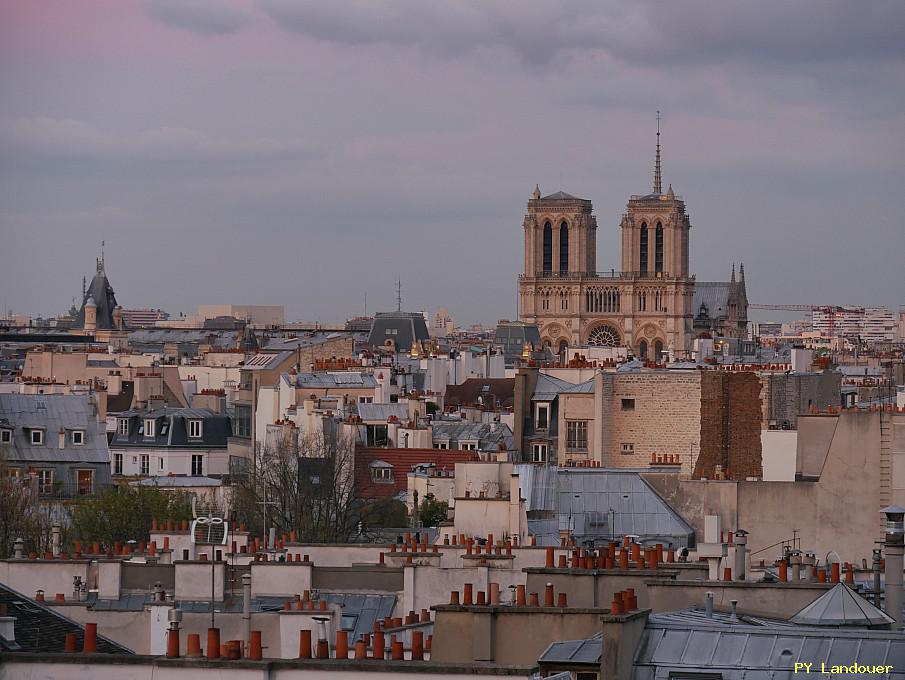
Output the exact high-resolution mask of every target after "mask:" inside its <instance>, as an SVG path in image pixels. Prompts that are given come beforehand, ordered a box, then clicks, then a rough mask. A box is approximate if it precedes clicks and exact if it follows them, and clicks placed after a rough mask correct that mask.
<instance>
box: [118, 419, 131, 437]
mask: <svg viewBox="0 0 905 680" xmlns="http://www.w3.org/2000/svg"><path fill="white" fill-rule="evenodd" d="M116 431H117V433H118V434H119V436H120V437H128V436H129V419H128V418H117V421H116Z"/></svg>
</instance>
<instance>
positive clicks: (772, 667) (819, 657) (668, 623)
mask: <svg viewBox="0 0 905 680" xmlns="http://www.w3.org/2000/svg"><path fill="white" fill-rule="evenodd" d="M798 662H804V663H813V664H814V668H813V669H812V670H813V671H814V672H815V673H819V669H820V668H821V664H822V663H825V664H826V667H827V669H829V668H830V667H832V666H835V665H840V666H843V665H845V666H847V665H850V664H853V663H857V664H861V665H866V666H873V665H891V666H893V671H892V672H891V673H890V674H889V675H883V674H881V675H862V674H851V675H845V676H844V677H847V678H862V677H863V678H865V680H867V678H891V679H893V680H903V679H905V637H903V636H902V635H901V634H900V633H899V634H896V633H892V632H890V631H875V630H863V629H862V630H839V629H836V628H832V629H826V628H811V627H805V626H766V625H750V624H746V623H723V622H721V621H716V622H714V623H710V624H708V623H698V622H693V623H683V622H681V621H675V620H664V619H663V618H662V617H661V616H659V615H654V616H651V617H650V619H649V620H648V623H647V628H646V629H645V631H644V634H643V636H642V639H641V643H640V645H639V648H638V652H637V654H636V656H635V662H634V674H633V677H634V679H635V680H655V679H656V678H666V677H669V674H671V673H675V674H684V673H709V674H712V673H719V674H720V676H721V678H722V680H771V679H773V678H785V677H792V676H793V674H792V669H793V668H794V664H795V663H798Z"/></svg>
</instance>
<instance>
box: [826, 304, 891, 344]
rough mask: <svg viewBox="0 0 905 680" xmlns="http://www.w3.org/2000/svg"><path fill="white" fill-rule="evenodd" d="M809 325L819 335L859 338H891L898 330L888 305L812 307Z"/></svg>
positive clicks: (889, 339) (883, 340)
mask: <svg viewBox="0 0 905 680" xmlns="http://www.w3.org/2000/svg"><path fill="white" fill-rule="evenodd" d="M811 325H812V327H813V329H814V331H816V332H818V333H820V334H821V335H822V336H823V337H826V338H860V339H861V341H862V342H893V341H894V340H896V336H897V334H898V332H897V326H898V320H897V319H896V317H895V315H894V314H893V313H892V311H891V310H890V309H889V308H888V307H851V306H848V307H834V306H825V307H815V308H814V309H813V311H812V312H811Z"/></svg>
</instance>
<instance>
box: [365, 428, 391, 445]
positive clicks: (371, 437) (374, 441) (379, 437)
mask: <svg viewBox="0 0 905 680" xmlns="http://www.w3.org/2000/svg"><path fill="white" fill-rule="evenodd" d="M367 435H368V440H367V441H368V446H386V445H387V426H386V425H368V426H367Z"/></svg>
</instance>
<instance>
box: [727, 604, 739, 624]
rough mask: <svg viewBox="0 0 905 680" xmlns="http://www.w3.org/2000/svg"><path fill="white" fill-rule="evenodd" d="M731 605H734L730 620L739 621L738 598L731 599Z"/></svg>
mask: <svg viewBox="0 0 905 680" xmlns="http://www.w3.org/2000/svg"><path fill="white" fill-rule="evenodd" d="M729 605H730V606H731V607H732V609H731V610H730V612H729V620H730V621H738V600H729Z"/></svg>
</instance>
